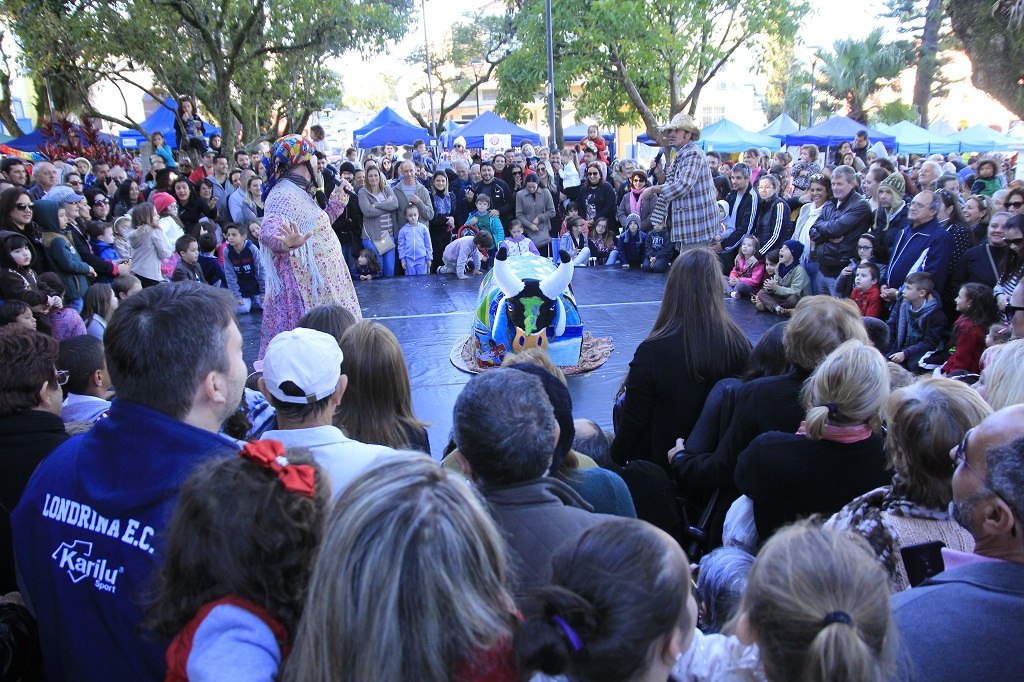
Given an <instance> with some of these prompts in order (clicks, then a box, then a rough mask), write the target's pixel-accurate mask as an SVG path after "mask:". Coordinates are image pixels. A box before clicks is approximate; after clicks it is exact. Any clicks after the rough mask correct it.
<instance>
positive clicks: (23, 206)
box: [14, 201, 33, 211]
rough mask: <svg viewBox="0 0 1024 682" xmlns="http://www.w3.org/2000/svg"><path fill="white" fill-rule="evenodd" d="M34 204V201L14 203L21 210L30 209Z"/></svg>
mask: <svg viewBox="0 0 1024 682" xmlns="http://www.w3.org/2000/svg"><path fill="white" fill-rule="evenodd" d="M32 206H33V204H32V202H29V203H27V204H25V203H22V202H20V201H19V202H17V203H16V204H14V208H16V209H18V210H19V211H28V210H29V209H31V208H32Z"/></svg>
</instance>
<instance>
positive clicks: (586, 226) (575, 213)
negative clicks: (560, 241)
mask: <svg viewBox="0 0 1024 682" xmlns="http://www.w3.org/2000/svg"><path fill="white" fill-rule="evenodd" d="M573 218H579V219H580V220H582V221H583V234H584V235H586V236H587V237H589V236H590V223H588V222H587V220H586V218H584V217H583V216H581V215H580V209H579V207H578V206H576V204H575V203H573V202H571V201H570V202H569V203H567V204H566V205H565V219H563V220H562V229H560V230H559V231H558V237H559V238H561V237H562V236H563V235H564V234H565V233H566V232H568V231H569V221H570V220H571V219H573ZM555 257H556V258H557V257H558V254H555Z"/></svg>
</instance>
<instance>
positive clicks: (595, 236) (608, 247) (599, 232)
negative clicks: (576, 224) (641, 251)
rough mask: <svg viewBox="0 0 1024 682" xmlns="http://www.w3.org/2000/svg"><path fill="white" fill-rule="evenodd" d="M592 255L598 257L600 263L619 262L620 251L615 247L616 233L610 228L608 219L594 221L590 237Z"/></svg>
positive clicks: (588, 242)
mask: <svg viewBox="0 0 1024 682" xmlns="http://www.w3.org/2000/svg"><path fill="white" fill-rule="evenodd" d="M587 246H589V247H590V257H591V258H596V259H597V264H598V265H615V264H616V263H618V262H619V252H618V251H616V249H615V235H614V234H612V231H611V230H609V229H608V219H607V218H598V219H597V220H596V221H595V222H594V229H593V230H592V231H591V234H590V239H588V240H587Z"/></svg>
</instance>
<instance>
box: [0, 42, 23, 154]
mask: <svg viewBox="0 0 1024 682" xmlns="http://www.w3.org/2000/svg"><path fill="white" fill-rule="evenodd" d="M6 37H7V34H5V33H4V32H3V31H0V123H3V124H4V127H5V128H7V132H9V133H10V134H11V135H13V136H15V137H21V136H22V135H24V134H25V132H24V131H23V130H22V129H21V126H19V125H18V119H16V118H15V117H14V96H13V95H12V94H11V84H12V82H13V81H14V76H15V75H16V67H15V66H14V60H12V59H11V57H10V55H8V54H7V50H6V49H5V47H4V40H5V38H6Z"/></svg>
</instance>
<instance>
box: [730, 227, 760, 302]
mask: <svg viewBox="0 0 1024 682" xmlns="http://www.w3.org/2000/svg"><path fill="white" fill-rule="evenodd" d="M760 248H761V240H759V239H758V238H757V237H755V236H754V235H752V234H748V235H747V236H746V237H744V238H743V241H741V242H740V251H739V253H737V254H736V260H735V261H734V262H733V268H732V271H731V272H730V273H729V276H728V277H726V278H725V280H726V281H725V291H726V293H728V294H729V296H731V297H732V298H735V299H740V298H748V297H750V296H753V295H754V294H755V293H757V290H758V289H760V288H761V283H762V282H764V263H762V262H761V261H759V260H758V259H757V252H758V249H760Z"/></svg>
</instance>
